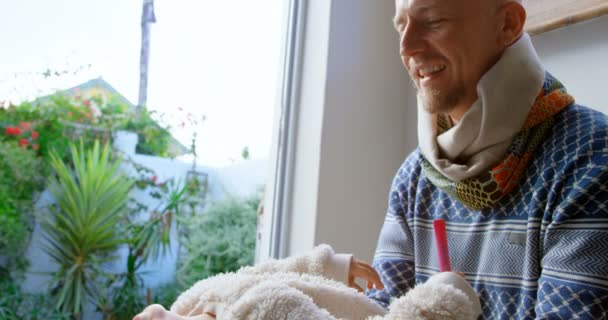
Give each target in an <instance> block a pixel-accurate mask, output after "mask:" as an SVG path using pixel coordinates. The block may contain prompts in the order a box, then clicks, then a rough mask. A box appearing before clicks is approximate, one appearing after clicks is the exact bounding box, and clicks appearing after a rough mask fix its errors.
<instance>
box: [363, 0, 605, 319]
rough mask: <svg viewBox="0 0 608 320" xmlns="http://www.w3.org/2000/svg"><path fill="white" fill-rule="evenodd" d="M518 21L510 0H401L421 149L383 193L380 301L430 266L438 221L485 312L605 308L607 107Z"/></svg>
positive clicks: (593, 313)
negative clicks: (545, 62)
mask: <svg viewBox="0 0 608 320" xmlns="http://www.w3.org/2000/svg"><path fill="white" fill-rule="evenodd" d="M525 20H526V11H525V9H524V7H523V6H522V3H521V1H515V0H461V1H446V0H409V1H408V0H396V13H395V18H394V21H393V22H394V25H395V29H396V30H397V32H398V33H399V37H400V54H401V58H402V62H403V65H404V67H405V69H406V71H407V72H408V74H409V75H410V77H411V79H412V81H413V83H414V85H415V87H416V88H417V90H418V140H419V148H418V149H417V150H416V151H414V152H413V153H412V154H410V155H409V156H408V158H407V159H406V160H405V162H404V163H403V165H402V166H401V168H400V169H399V171H398V172H397V174H396V176H395V178H394V180H393V185H392V188H391V192H390V194H389V208H388V212H387V216H386V220H385V223H384V226H383V228H382V231H381V233H380V237H379V242H378V247H377V250H376V255H375V258H374V263H373V265H374V267H375V268H376V270H377V271H378V272H379V273H380V275H381V277H382V281H383V283H384V285H385V289H384V290H381V291H375V290H372V291H370V292H368V295H369V296H370V297H372V298H374V299H376V300H378V301H379V302H380V303H381V304H384V305H386V304H387V303H388V302H389V301H390V299H392V298H395V297H398V296H401V295H403V294H404V293H405V292H407V291H408V290H409V289H410V288H412V287H413V286H414V285H415V283H417V282H424V281H425V280H426V279H428V277H429V276H431V275H433V274H435V273H437V272H438V262H437V255H436V250H435V248H434V240H433V230H432V221H433V220H434V219H444V220H446V221H447V231H448V242H449V246H450V257H451V259H452V268H453V269H454V270H456V271H461V272H463V273H464V274H465V276H466V279H467V280H469V281H470V282H471V284H472V285H473V287H474V288H475V289H476V291H477V292H478V294H479V295H480V298H481V302H482V309H483V316H482V317H483V318H485V319H535V318H543V319H577V318H580V319H601V318H606V317H608V250H606V244H608V232H607V231H606V230H608V203H607V201H608V152H607V150H608V118H607V117H606V116H605V115H603V114H601V113H599V112H596V111H593V110H591V109H589V108H586V107H583V106H579V105H577V104H575V103H574V98H573V97H572V96H570V95H569V94H568V93H567V92H566V89H565V88H564V87H563V85H562V84H561V83H560V82H559V81H558V80H557V79H556V78H554V77H553V76H552V75H551V74H550V73H548V72H547V71H546V70H545V69H544V68H543V66H542V64H541V62H540V61H539V58H538V56H537V55H536V52H535V50H534V47H533V46H532V43H531V41H530V37H529V36H528V35H527V34H526V33H525V32H524V31H523V26H524V23H525ZM573 81H575V80H573Z"/></svg>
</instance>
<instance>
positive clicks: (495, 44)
mask: <svg viewBox="0 0 608 320" xmlns="http://www.w3.org/2000/svg"><path fill="white" fill-rule="evenodd" d="M522 2H523V0H460V1H445V0H395V4H396V13H395V18H394V24H395V29H397V31H398V32H399V35H400V38H401V49H400V51H401V58H402V60H403V64H404V66H405V67H406V69H407V70H408V71H409V73H410V76H411V77H412V80H414V83H415V84H416V87H417V88H418V90H419V97H422V100H423V104H424V105H425V107H426V108H427V110H429V111H430V112H439V113H447V114H449V115H450V116H451V117H452V119H453V120H456V121H457V120H458V119H459V115H462V114H464V113H465V112H466V110H468V108H469V107H470V106H471V104H472V103H473V102H474V101H475V100H476V99H477V90H476V86H477V83H478V82H479V79H480V78H481V77H482V76H483V74H485V72H486V71H487V70H488V69H489V68H490V67H492V65H494V63H496V61H498V59H499V58H500V56H501V55H502V53H503V52H504V50H506V48H507V47H509V46H510V45H511V44H513V43H514V42H515V41H517V39H519V37H520V36H521V34H522V33H523V24H524V22H525V19H526V13H525V10H524V8H523V5H522Z"/></svg>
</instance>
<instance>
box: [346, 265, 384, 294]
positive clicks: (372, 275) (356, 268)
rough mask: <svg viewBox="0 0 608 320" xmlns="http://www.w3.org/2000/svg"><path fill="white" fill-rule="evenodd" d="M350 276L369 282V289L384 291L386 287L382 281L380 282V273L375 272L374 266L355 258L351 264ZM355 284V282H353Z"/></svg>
mask: <svg viewBox="0 0 608 320" xmlns="http://www.w3.org/2000/svg"><path fill="white" fill-rule="evenodd" d="M349 276H350V277H353V279H354V278H361V279H363V280H365V281H366V282H367V288H368V289H372V288H373V287H374V286H375V287H376V289H378V290H382V289H384V285H383V284H382V281H381V280H380V276H379V275H378V272H376V270H374V268H372V266H370V265H369V264H367V263H365V262H363V261H360V260H357V259H355V258H353V260H352V262H351V267H350V274H349ZM350 277H349V279H350ZM353 283H354V281H353Z"/></svg>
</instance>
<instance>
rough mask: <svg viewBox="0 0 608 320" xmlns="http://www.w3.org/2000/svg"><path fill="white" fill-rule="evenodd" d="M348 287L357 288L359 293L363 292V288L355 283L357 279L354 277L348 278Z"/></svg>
mask: <svg viewBox="0 0 608 320" xmlns="http://www.w3.org/2000/svg"><path fill="white" fill-rule="evenodd" d="M348 286H349V287H351V288H355V289H357V291H359V292H363V288H361V287H360V286H359V285H358V284H357V283H356V282H355V277H353V276H349V277H348Z"/></svg>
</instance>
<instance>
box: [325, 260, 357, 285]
mask: <svg viewBox="0 0 608 320" xmlns="http://www.w3.org/2000/svg"><path fill="white" fill-rule="evenodd" d="M352 258H353V255H352V254H345V253H338V254H332V255H330V256H329V258H328V259H327V265H326V268H325V273H326V276H327V277H328V278H330V279H333V280H336V281H339V282H342V283H345V284H346V285H348V272H349V271H350V261H351V260H352Z"/></svg>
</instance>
